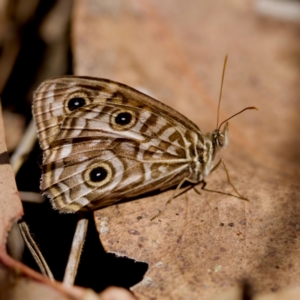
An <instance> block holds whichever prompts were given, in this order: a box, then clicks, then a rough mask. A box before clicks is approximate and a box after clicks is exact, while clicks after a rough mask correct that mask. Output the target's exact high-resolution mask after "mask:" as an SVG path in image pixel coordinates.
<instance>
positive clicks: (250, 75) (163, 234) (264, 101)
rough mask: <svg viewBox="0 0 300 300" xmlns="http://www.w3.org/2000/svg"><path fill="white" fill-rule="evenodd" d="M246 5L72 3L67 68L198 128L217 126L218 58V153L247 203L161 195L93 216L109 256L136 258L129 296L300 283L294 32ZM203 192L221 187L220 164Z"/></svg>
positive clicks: (212, 196) (191, 294)
mask: <svg viewBox="0 0 300 300" xmlns="http://www.w3.org/2000/svg"><path fill="white" fill-rule="evenodd" d="M252 4H253V2H252V1H244V2H240V1H223V2H220V1H216V0H212V1H188V2H186V1H179V0H177V1H175V0H172V1H171V0H167V1H158V0H152V1H150V0H145V1H138V0H131V1H129V0H128V1H100V0H99V1H96V0H93V1H83V0H78V1H77V2H76V6H75V12H74V19H73V26H74V30H73V50H74V54H75V56H74V61H75V71H76V74H78V75H89V76H97V77H105V78H110V79H113V80H116V81H120V82H123V83H126V84H128V85H131V86H133V87H136V88H140V89H143V90H144V91H147V92H148V93H150V94H151V95H152V96H154V97H155V98H157V99H160V100H161V101H163V102H164V103H166V104H168V105H170V106H172V107H173V108H175V109H177V110H178V111H180V112H181V113H183V114H184V115H186V116H188V117H189V118H190V119H191V120H193V121H194V122H195V123H196V124H197V125H199V127H200V128H201V129H202V131H203V132H204V133H205V132H207V131H211V130H213V129H214V127H215V123H216V110H217V98H218V93H219V86H220V77H221V70H222V64H223V59H224V56H225V54H227V53H228V54H229V62H228V65H227V70H226V78H225V83H224V93H223V102H222V107H221V116H220V118H221V120H222V119H224V118H226V117H228V116H230V115H232V114H233V113H235V112H237V111H239V110H240V109H242V108H244V107H246V106H249V105H255V106H257V107H258V108H259V112H252V111H249V112H246V113H244V114H243V116H242V117H241V116H240V117H237V118H236V119H234V120H231V121H230V128H229V131H230V145H229V147H228V148H227V149H226V150H225V151H223V152H222V153H221V155H222V157H223V158H224V159H225V161H226V162H227V167H228V169H229V172H230V175H231V179H232V181H233V182H234V184H235V186H236V188H237V189H238V190H239V191H240V193H241V194H243V195H245V196H246V197H248V198H249V199H250V201H249V202H246V201H241V200H239V199H236V198H233V197H228V196H224V195H220V194H216V193H208V192H203V193H202V195H201V196H199V195H198V194H196V193H195V192H194V191H189V192H187V193H185V194H183V195H182V196H180V197H178V198H176V199H174V200H173V201H172V203H171V205H169V206H168V209H167V211H166V212H165V213H164V214H163V215H162V216H161V217H160V218H159V220H154V221H152V222H151V221H150V218H151V217H153V216H155V215H156V214H157V212H158V210H159V209H162V208H163V207H164V204H165V202H166V201H167V199H168V197H169V196H170V195H171V194H172V191H169V192H165V193H162V194H159V195H157V196H154V197H149V198H144V199H141V200H138V201H134V202H128V203H123V204H120V205H115V206H112V207H108V208H106V209H103V210H99V211H97V212H95V220H96V223H97V227H98V230H99V232H100V238H101V241H102V243H103V245H104V247H105V249H106V251H108V252H113V253H116V254H117V255H121V256H122V255H124V256H128V257H131V258H133V259H135V260H137V261H143V262H147V263H148V264H149V269H148V271H147V273H146V275H145V277H144V280H143V281H142V282H141V283H139V284H137V285H136V286H134V287H133V288H132V290H133V291H134V293H135V295H137V296H138V297H139V298H140V299H154V298H155V299H199V298H201V299H209V298H210V297H211V296H212V295H214V294H216V292H220V291H222V290H226V289H228V288H229V287H230V286H231V285H233V284H236V283H237V282H240V281H242V280H244V279H247V280H248V282H249V284H250V285H251V287H252V288H253V291H254V293H259V292H269V291H272V292H276V291H278V290H279V289H282V288H285V287H287V286H293V285H297V284H299V282H300V274H299V273H300V272H299V270H300V261H299V234H300V201H299V200H300V199H299V197H300V196H299V195H300V193H299V187H300V185H299V180H298V176H299V168H298V165H299V158H300V155H299V142H300V141H299V134H298V128H299V125H300V124H299V123H300V119H299V79H300V78H299V68H298V65H299V63H298V62H299V46H300V44H299V39H298V38H297V36H298V30H299V29H298V28H297V27H296V26H295V25H290V24H283V23H277V22H276V21H272V20H263V19H260V18H258V17H257V16H256V15H255V13H254V11H253V7H252ZM207 180H208V188H211V189H215V190H219V191H223V192H232V191H231V188H230V186H229V185H228V183H227V182H226V176H225V173H224V171H223V170H222V169H219V170H218V171H217V172H216V173H215V174H212V175H211V176H209V178H207Z"/></svg>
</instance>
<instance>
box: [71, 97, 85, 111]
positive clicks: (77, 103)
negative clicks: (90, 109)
mask: <svg viewBox="0 0 300 300" xmlns="http://www.w3.org/2000/svg"><path fill="white" fill-rule="evenodd" d="M84 105H85V99H84V98H80V97H74V98H71V99H70V100H69V102H68V108H69V110H70V111H73V110H75V109H77V108H79V107H82V106H84Z"/></svg>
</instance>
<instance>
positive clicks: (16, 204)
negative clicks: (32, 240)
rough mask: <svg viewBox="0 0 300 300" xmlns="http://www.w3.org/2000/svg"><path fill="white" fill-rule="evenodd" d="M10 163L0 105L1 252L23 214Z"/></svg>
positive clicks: (3, 250)
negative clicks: (12, 228) (9, 232)
mask: <svg viewBox="0 0 300 300" xmlns="http://www.w3.org/2000/svg"><path fill="white" fill-rule="evenodd" d="M14 178H15V176H14V173H13V171H12V168H11V166H10V163H9V157H8V153H7V148H6V145H5V136H4V125H3V118H2V110H1V105H0V191H1V194H0V252H5V244H6V238H7V234H8V231H9V230H10V228H11V226H12V224H13V223H14V222H16V221H17V220H18V219H19V218H20V217H21V216H22V214H23V208H22V204H21V201H20V198H19V195H18V190H17V187H16V183H15V180H14Z"/></svg>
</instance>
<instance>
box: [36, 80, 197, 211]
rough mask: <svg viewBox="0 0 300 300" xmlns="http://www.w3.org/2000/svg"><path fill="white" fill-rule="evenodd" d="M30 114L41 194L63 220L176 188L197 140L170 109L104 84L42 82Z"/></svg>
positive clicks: (124, 88)
mask: <svg viewBox="0 0 300 300" xmlns="http://www.w3.org/2000/svg"><path fill="white" fill-rule="evenodd" d="M33 114H34V118H35V121H36V124H37V128H38V137H39V142H40V145H41V148H42V149H43V151H44V155H43V175H42V181H41V189H42V190H43V191H44V193H45V194H46V195H47V196H49V197H50V198H51V200H52V204H53V206H54V207H55V208H57V209H59V210H61V211H64V212H74V211H78V210H84V209H95V208H97V207H103V206H108V205H111V204H113V203H115V202H117V201H120V200H122V199H125V198H132V197H135V196H137V195H140V194H143V193H146V192H149V191H151V190H156V189H163V188H168V187H170V186H173V185H175V184H178V183H179V182H180V180H181V179H182V178H184V177H186V176H189V174H190V173H191V166H190V161H189V151H190V150H189V147H193V145H195V140H196V139H199V138H201V133H200V130H199V129H198V127H197V126H196V125H195V124H194V123H192V122H191V121H190V120H188V119H187V118H185V117H184V116H182V115H181V114H180V113H178V112H176V111H175V110H173V109H172V108H170V107H168V106H166V105H164V104H162V103H160V102H158V101H157V100H155V99H152V98H151V97H149V96H146V95H144V94H142V93H140V92H138V91H136V90H134V89H132V88H130V87H127V86H125V85H122V84H119V83H116V82H112V81H110V80H105V79H96V78H89V77H74V76H71V77H61V78H56V79H52V80H48V81H46V82H44V83H43V84H42V85H41V86H40V87H39V88H38V89H37V91H36V92H35V95H34V104H33Z"/></svg>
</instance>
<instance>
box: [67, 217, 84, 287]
mask: <svg viewBox="0 0 300 300" xmlns="http://www.w3.org/2000/svg"><path fill="white" fill-rule="evenodd" d="M88 223H89V220H88V219H87V218H86V216H85V215H82V214H79V220H78V222H77V225H76V230H75V234H74V237H73V242H72V247H71V252H70V255H69V259H68V263H67V267H66V271H65V276H64V279H63V284H65V285H69V286H70V285H73V284H74V281H75V277H76V274H77V268H78V264H79V259H80V256H81V251H82V247H83V244H84V241H85V236H86V232H87V228H88Z"/></svg>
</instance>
